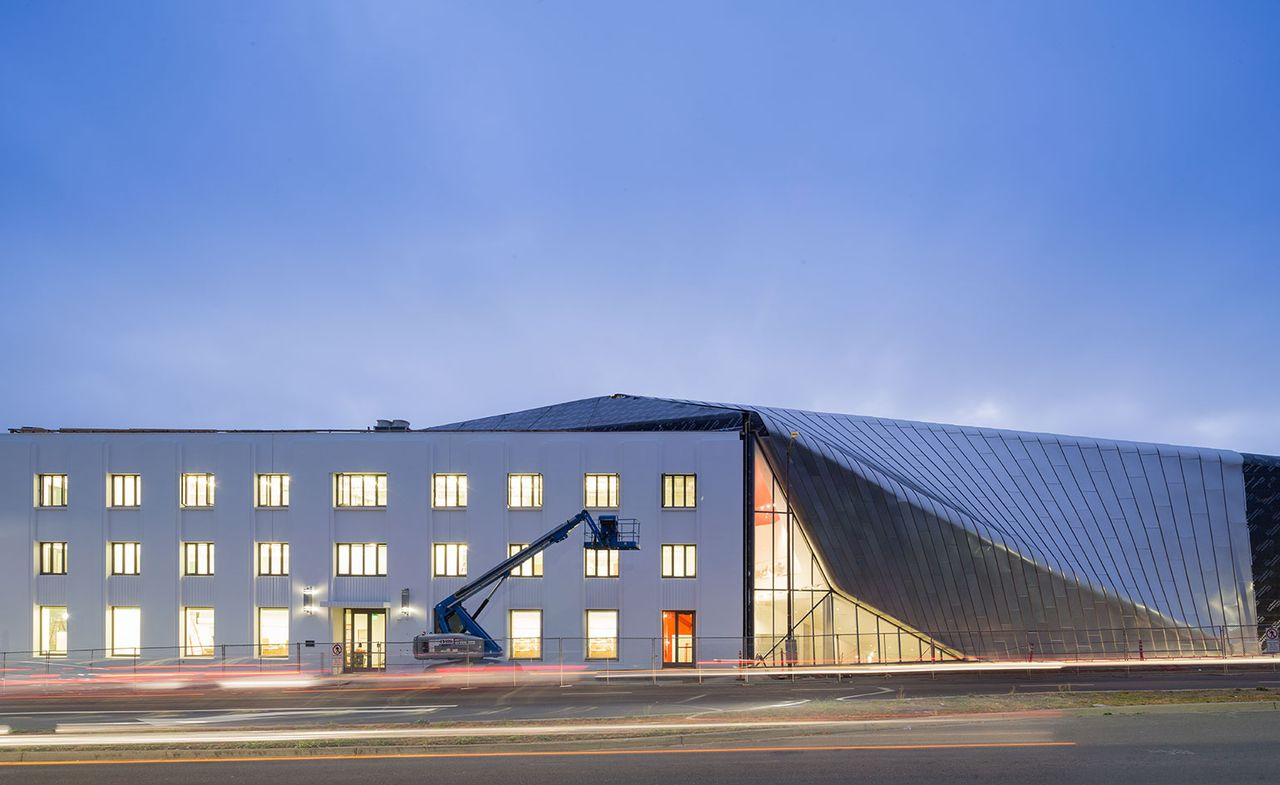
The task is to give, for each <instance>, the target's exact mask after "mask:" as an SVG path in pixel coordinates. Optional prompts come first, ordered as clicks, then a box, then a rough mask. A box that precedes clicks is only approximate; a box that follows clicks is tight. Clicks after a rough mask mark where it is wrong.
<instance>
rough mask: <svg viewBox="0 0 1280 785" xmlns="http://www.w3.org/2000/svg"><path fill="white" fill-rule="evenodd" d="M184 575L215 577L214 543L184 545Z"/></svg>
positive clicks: (187, 543)
mask: <svg viewBox="0 0 1280 785" xmlns="http://www.w3.org/2000/svg"><path fill="white" fill-rule="evenodd" d="M182 574H183V575H213V543H211V542H184V543H182Z"/></svg>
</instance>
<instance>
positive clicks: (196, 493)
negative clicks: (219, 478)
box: [182, 474, 213, 507]
mask: <svg viewBox="0 0 1280 785" xmlns="http://www.w3.org/2000/svg"><path fill="white" fill-rule="evenodd" d="M182 506H183V507H212V506H213V475H212V474H184V475H182Z"/></svg>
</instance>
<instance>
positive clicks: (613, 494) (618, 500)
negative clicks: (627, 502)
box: [582, 472, 622, 510]
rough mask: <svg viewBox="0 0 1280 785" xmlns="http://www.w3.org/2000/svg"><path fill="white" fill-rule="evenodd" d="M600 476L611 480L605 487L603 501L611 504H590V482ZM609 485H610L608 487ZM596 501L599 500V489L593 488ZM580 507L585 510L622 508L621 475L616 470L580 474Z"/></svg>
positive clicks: (598, 479)
mask: <svg viewBox="0 0 1280 785" xmlns="http://www.w3.org/2000/svg"><path fill="white" fill-rule="evenodd" d="M601 478H606V479H609V480H612V482H611V483H609V485H608V486H606V489H605V496H606V498H605V501H606V502H613V503H612V504H592V503H591V490H592V489H591V488H590V483H591V481H592V480H593V479H594V480H595V481H596V482H597V483H598V482H599V481H600V479H601ZM609 486H611V487H609ZM594 490H595V496H596V501H597V502H598V501H600V489H599V487H596V488H595V489H594ZM582 507H583V509H587V510H618V509H621V508H622V475H620V474H618V473H617V472H584V473H583V474H582Z"/></svg>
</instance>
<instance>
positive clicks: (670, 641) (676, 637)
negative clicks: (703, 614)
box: [662, 611, 696, 667]
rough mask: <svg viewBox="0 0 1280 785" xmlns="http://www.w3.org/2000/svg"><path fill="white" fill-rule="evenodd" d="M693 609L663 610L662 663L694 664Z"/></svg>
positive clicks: (668, 664) (665, 664)
mask: <svg viewBox="0 0 1280 785" xmlns="http://www.w3.org/2000/svg"><path fill="white" fill-rule="evenodd" d="M695 629H696V627H695V624H694V614H693V611H663V612H662V664H663V666H664V667H667V666H672V665H676V666H679V665H692V664H693V661H694V643H695V641H696V638H695V636H694V630H695Z"/></svg>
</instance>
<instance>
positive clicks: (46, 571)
mask: <svg viewBox="0 0 1280 785" xmlns="http://www.w3.org/2000/svg"><path fill="white" fill-rule="evenodd" d="M40 574H41V575H66V574H67V544H66V543H65V542H42V543H40Z"/></svg>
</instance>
